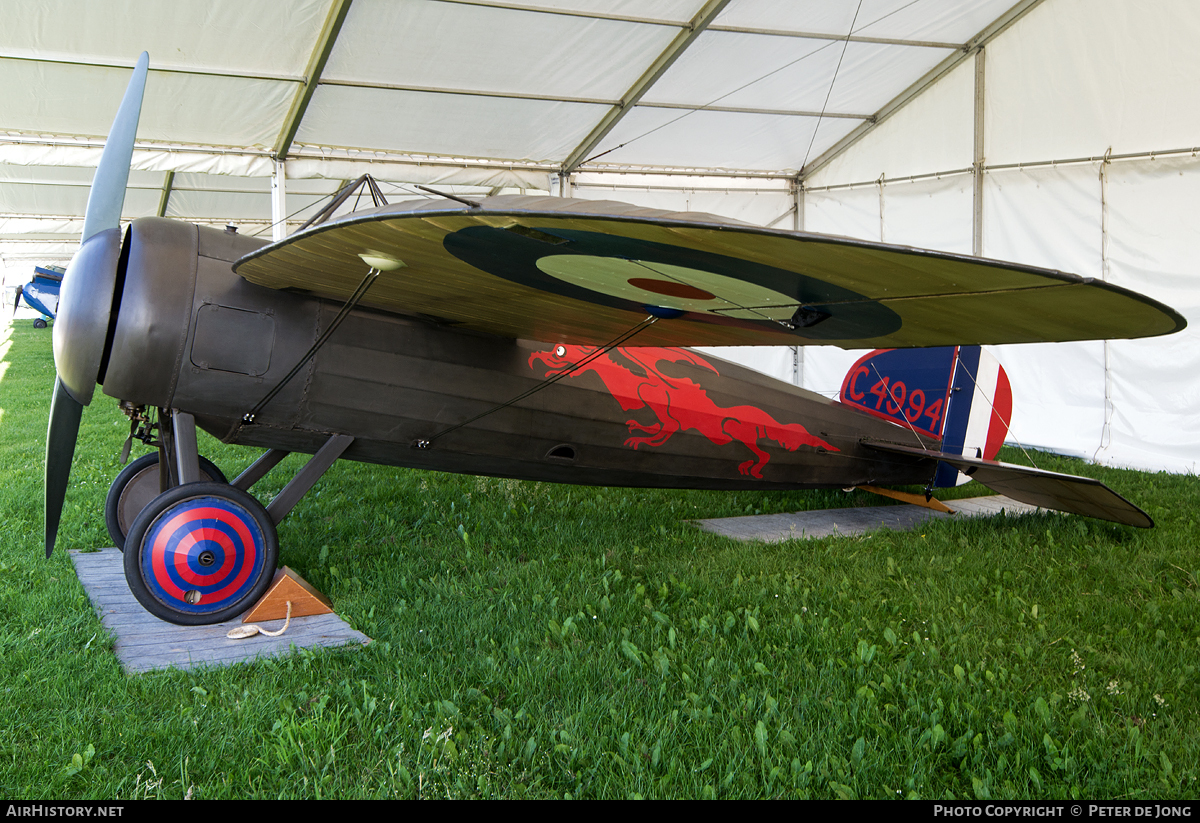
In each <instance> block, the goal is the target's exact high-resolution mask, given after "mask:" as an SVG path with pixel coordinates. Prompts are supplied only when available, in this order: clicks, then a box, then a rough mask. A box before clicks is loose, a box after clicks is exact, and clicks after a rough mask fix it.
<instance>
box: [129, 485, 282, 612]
mask: <svg viewBox="0 0 1200 823" xmlns="http://www.w3.org/2000/svg"><path fill="white" fill-rule="evenodd" d="M143 546H144V550H143V552H142V556H141V565H142V577H143V579H144V580H145V581H146V586H147V588H149V590H150V593H151V594H152V595H153V596H154V598H155V599H157V600H159V601H160V602H162V603H163V604H165V605H167V606H168V607H170V608H172V609H177V610H179V611H181V612H185V613H190V614H196V615H203V614H210V613H212V612H217V611H220V610H222V609H224V608H227V607H229V606H230V605H231V604H233V603H236V602H237V601H238V600H240V599H241V598H243V597H245V596H246V595H247V594H248V593H249V592H250V590H251V589H253V588H254V586H255V584H256V583H257V582H258V581H259V579H260V578H261V577H262V574H263V567H264V565H265V564H266V562H267V558H266V550H265V540H264V535H263V532H262V529H261V528H260V526H259V524H258V523H257V522H256V521H255V519H254V517H253V515H252V514H251V513H250V512H249V511H247V510H246V509H245V508H243V507H242V506H241V505H239V504H238V503H237V502H236V501H233V500H225V499H222V498H219V497H208V496H205V497H196V498H190V499H187V500H183V501H180V502H179V503H176V504H174V505H172V506H170V507H169V508H167V509H166V511H164V512H163V513H162V514H160V515H159V516H158V517H157V518H156V520H155V522H154V523H153V524H152V525H151V526H150V528H149V530H148V531H147V534H146V538H145V540H144V541H143Z"/></svg>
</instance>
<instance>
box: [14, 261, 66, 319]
mask: <svg viewBox="0 0 1200 823" xmlns="http://www.w3.org/2000/svg"><path fill="white" fill-rule="evenodd" d="M63 273H64V270H63V269H61V268H59V267H58V266H45V267H43V266H34V268H33V279H32V280H30V281H29V282H28V283H26V284H25V285H24V286H18V287H17V297H16V299H15V300H14V301H13V314H16V312H17V307H18V306H20V305H21V298H22V297H24V298H25V303H26V304H27V305H28V306H30V307H31V308H33V309H36V310H37V311H40V312H41V313H42V316H41V317H39V318H37V319H36V320H34V321H33V326H34V328H37V329H44V328H46V323H47V322H48V321H50V320H53V319H54V315H55V314H56V313H57V312H58V290H59V288H60V287H61V286H62V279H63Z"/></svg>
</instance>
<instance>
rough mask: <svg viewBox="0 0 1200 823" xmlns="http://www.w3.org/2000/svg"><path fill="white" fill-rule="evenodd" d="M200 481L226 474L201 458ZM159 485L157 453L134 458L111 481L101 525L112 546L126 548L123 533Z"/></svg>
mask: <svg viewBox="0 0 1200 823" xmlns="http://www.w3.org/2000/svg"><path fill="white" fill-rule="evenodd" d="M200 480H201V482H209V483H228V482H229V481H228V480H226V479H225V475H224V474H223V473H222V472H221V470H220V469H218V468H217V467H216V466H215V465H214V464H213V462H212V461H211V460H208V459H207V458H204V457H201V458H200ZM160 489H161V486H160V485H159V478H158V452H150V453H149V454H144V455H142V456H141V457H139V458H138V459H137V460H134V461H133V462H132V463H130V464H129V465H128V466H126V467H125V468H123V469H121V473H120V474H118V475H117V478H116V479H115V480H113V482H112V485H111V486H109V487H108V497H107V498H105V500H104V525H105V526H107V527H108V536H109V537H111V538H112V541H113V545H114V546H116V547H117V548H118V549H120V550H121V551H125V535H127V534H129V528H130V526H132V525H133V521H134V520H135V519H136V518H137V516H138V514H139V513H140V512H141V511H142V509H144V508H145V507H146V506H148V505H149V504H150V501H151V500H153V499H154V498H156V497H158V495H159V492H160Z"/></svg>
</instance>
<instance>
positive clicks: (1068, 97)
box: [0, 0, 1200, 471]
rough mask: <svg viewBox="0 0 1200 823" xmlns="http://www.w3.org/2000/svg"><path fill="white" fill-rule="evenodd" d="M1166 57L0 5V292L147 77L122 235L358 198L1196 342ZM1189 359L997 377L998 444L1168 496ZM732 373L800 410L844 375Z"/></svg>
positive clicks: (913, 11) (1111, 15)
mask: <svg viewBox="0 0 1200 823" xmlns="http://www.w3.org/2000/svg"><path fill="white" fill-rule="evenodd" d="M1197 35H1200V8H1197V7H1196V6H1195V5H1194V4H1191V3H1189V2H1187V0H1160V2H1157V3H1154V4H1151V5H1147V4H1145V3H1134V2H1132V0H1087V2H1084V0H1022V2H1016V0H971V1H970V2H966V1H965V0H861V2H860V0H709V1H708V2H704V0H636V1H635V0H524V1H523V2H507V0H238V2H231V0H205V1H202V0H194V2H184V1H183V0H180V1H179V2H172V3H161V2H157V0H122V2H120V3H116V2H111V3H110V2H103V1H102V0H89V2H87V3H82V2H78V0H26V2H22V3H9V4H7V5H6V8H5V11H4V26H2V27H0V87H2V88H3V89H4V90H5V91H4V96H5V105H4V106H3V107H0V263H2V264H3V265H4V267H5V273H6V278H7V279H8V280H10V281H12V282H14V283H15V282H17V280H18V279H19V278H21V277H23V276H25V275H27V273H28V270H29V269H30V267H31V266H32V265H33V264H34V263H56V262H57V263H62V262H65V259H66V258H67V257H69V255H70V254H71V253H72V251H73V250H74V248H75V246H76V245H77V237H78V232H79V229H80V223H81V215H82V213H83V208H84V204H85V202H86V196H87V187H88V185H89V183H90V178H91V172H92V169H93V168H94V166H95V163H96V161H97V159H98V156H99V147H100V145H102V142H103V138H104V135H105V133H106V131H107V129H108V126H109V124H110V123H111V119H112V114H113V112H114V111H115V109H116V105H117V102H118V101H119V99H120V97H121V94H122V92H123V89H124V86H125V83H126V82H127V80H128V77H129V70H130V68H131V67H132V65H133V63H134V61H135V60H136V58H137V56H138V54H139V53H140V52H141V51H143V50H146V51H149V52H150V65H151V72H150V78H149V82H148V85H147V93H146V101H145V105H144V108H143V116H142V121H141V127H140V131H139V139H138V147H137V150H136V151H135V154H134V165H135V173H134V174H133V175H132V177H131V179H130V188H129V192H128V194H127V197H126V201H125V215H124V216H125V217H126V218H127V219H132V218H135V217H139V216H143V215H153V214H164V215H166V216H171V217H180V218H184V219H188V220H192V221H196V222H204V223H214V224H221V225H223V224H225V223H229V222H231V223H234V224H235V225H238V226H239V227H240V228H241V230H242V231H244V232H247V233H255V232H259V233H265V234H267V235H270V233H271V228H270V227H271V224H272V222H273V221H277V220H279V219H280V218H282V217H284V216H290V222H289V223H287V224H284V225H286V227H287V229H288V230H294V228H295V227H296V226H298V225H299V224H300V222H301V221H302V220H303V219H305V218H306V217H307V216H309V215H311V214H312V213H313V212H314V211H315V209H316V208H317V207H318V203H319V202H320V201H321V200H322V199H324V198H325V197H327V196H328V195H329V194H330V193H332V192H333V191H335V190H337V189H338V188H339V187H340V186H341V185H342V184H343V182H345V181H347V180H351V179H354V178H356V177H357V176H359V175H361V174H364V173H369V174H371V175H372V176H374V177H375V178H376V179H377V180H379V181H380V183H381V187H382V188H383V190H384V192H385V194H386V195H387V196H388V197H389V198H391V199H393V200H395V199H399V198H402V197H408V196H426V195H425V194H424V193H422V192H420V191H418V190H416V189H415V188H414V185H413V184H424V185H432V186H437V187H439V188H442V189H444V190H447V191H454V192H480V191H506V192H507V191H518V190H520V191H531V190H541V191H547V190H548V191H551V192H553V193H555V194H569V195H572V196H576V197H590V198H606V199H616V200H625V201H629V202H636V203H639V204H642V205H647V206H655V207H661V208H667V209H673V210H695V211H707V212H712V213H717V214H723V215H727V216H730V217H735V218H738V219H741V220H745V221H749V222H753V223H758V224H761V225H772V226H775V227H781V228H802V229H804V230H808V231H820V232H831V233H836V234H844V235H851V236H856V237H864V238H870V239H876V240H884V241H886V242H894V243H902V244H911V245H921V246H928V247H933V248H939V249H945V250H951V251H958V252H964V253H972V252H974V253H982V254H984V255H986V256H990V257H998V258H1004V259H1010V260H1017V261H1020V262H1025V263H1034V264H1038V265H1046V266H1053V267H1056V268H1062V269H1064V270H1067V271H1072V272H1075V273H1078V274H1083V275H1087V276H1092V277H1097V278H1103V279H1107V280H1110V281H1111V282H1114V283H1119V284H1120V285H1123V286H1127V287H1129V288H1133V289H1135V290H1138V291H1142V292H1145V293H1147V294H1149V295H1150V296H1152V297H1155V298H1157V299H1160V300H1162V301H1164V302H1166V303H1168V304H1169V305H1172V306H1173V307H1175V308H1176V309H1178V310H1180V311H1181V312H1183V313H1184V315H1185V316H1187V317H1188V318H1189V320H1191V321H1192V322H1193V325H1196V324H1197V323H1200V293H1197V290H1196V289H1195V288H1194V287H1191V284H1192V283H1193V282H1195V274H1194V268H1195V267H1194V266H1193V265H1192V261H1191V259H1190V257H1189V254H1190V252H1191V250H1192V249H1195V248H1197V246H1198V243H1197V240H1200V238H1198V237H1196V236H1195V235H1196V234H1197V232H1198V231H1200V230H1198V229H1196V228H1194V227H1193V225H1194V223H1195V221H1194V220H1190V219H1188V218H1189V216H1190V214H1189V210H1190V209H1192V208H1194V207H1195V203H1196V199H1197V198H1196V196H1197V194H1200V190H1198V187H1200V162H1198V161H1197V160H1196V159H1195V155H1194V151H1193V149H1192V148H1191V147H1192V146H1194V145H1198V144H1200V111H1197V110H1196V109H1195V108H1194V107H1191V106H1188V105H1186V104H1185V103H1184V101H1187V100H1188V99H1189V98H1188V97H1187V96H1186V95H1187V93H1188V92H1190V91H1192V89H1194V88H1195V84H1196V80H1197V75H1198V74H1200V56H1198V55H1197V53H1196V51H1195V49H1194V48H1193V47H1192V44H1194V43H1195V42H1197V41H1198V39H1200V38H1198V37H1197ZM273 185H274V186H275V191H276V192H277V196H276V197H275V198H274V199H273V197H272V187H273ZM273 203H274V206H273ZM278 230H284V229H283V226H281V227H280V229H278ZM1193 334H1194V333H1193V332H1192V331H1191V330H1190V329H1189V330H1188V331H1186V332H1184V333H1182V334H1179V335H1175V336H1173V337H1170V338H1165V339H1162V340H1151V341H1139V342H1120V341H1118V342H1112V343H1107V344H1106V343H1090V344H1075V345H1070V346H1066V345H1060V346H1024V347H1011V348H1009V349H1004V350H1001V351H999V352H998V356H999V357H1000V359H1001V360H1002V362H1003V363H1004V364H1005V366H1006V368H1007V369H1008V372H1009V374H1010V377H1011V378H1012V381H1013V384H1014V390H1015V393H1016V395H1017V406H1016V412H1015V414H1014V428H1013V435H1014V437H1016V438H1017V439H1018V440H1020V441H1021V442H1023V443H1024V444H1026V445H1036V446H1040V447H1045V448H1052V449H1055V450H1059V451H1067V452H1070V453H1076V454H1082V455H1086V456H1088V457H1095V458H1097V459H1100V460H1104V461H1107V462H1112V463H1117V464H1122V465H1133V466H1139V467H1144V468H1166V469H1170V470H1174V471H1194V470H1195V466H1196V463H1197V461H1198V460H1200V420H1198V419H1197V416H1196V415H1195V414H1194V413H1192V411H1191V410H1192V409H1194V408H1196V407H1197V403H1196V400H1197V394H1200V378H1196V377H1193V375H1195V374H1196V371H1197V370H1196V369H1195V368H1192V365H1193V362H1192V361H1193V359H1195V357H1197V355H1192V352H1195V351H1197V348H1198V347H1197V346H1196V345H1194V344H1195V340H1194V339H1193ZM744 357H745V358H746V359H749V360H750V361H751V362H753V363H754V364H756V365H757V366H758V367H760V368H762V369H764V370H766V371H768V372H770V373H773V374H776V375H778V376H780V377H783V378H784V379H789V380H795V381H796V382H800V383H803V384H804V385H807V386H809V387H810V388H815V389H817V390H820V391H824V392H827V393H831V392H834V391H836V389H837V386H838V384H840V379H841V375H842V371H843V370H844V368H845V366H846V365H848V364H849V363H850V362H853V359H854V357H855V355H853V354H852V353H845V352H841V351H837V350H832V351H831V350H826V349H812V348H809V349H804V350H800V351H793V350H759V351H754V352H749V353H744Z"/></svg>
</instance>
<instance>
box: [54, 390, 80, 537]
mask: <svg viewBox="0 0 1200 823" xmlns="http://www.w3.org/2000/svg"><path fill="white" fill-rule="evenodd" d="M82 417H83V405H82V404H81V403H79V402H78V401H76V400H75V398H73V397H71V395H69V394H67V389H66V387H65V386H63V384H62V381H61V380H57V379H56V380H55V381H54V396H53V398H51V400H50V427H49V429H47V431H46V557H50V553H51V552H53V551H54V541H55V539H56V538H57V537H58V522H59V520H60V519H61V517H62V509H63V500H64V499H65V498H66V496H67V479H68V478H69V477H70V476H71V458H72V457H74V456H75V441H76V439H77V438H78V437H79V421H80V418H82Z"/></svg>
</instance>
